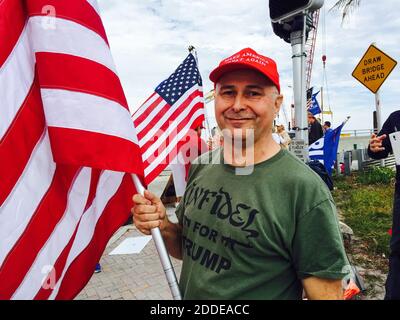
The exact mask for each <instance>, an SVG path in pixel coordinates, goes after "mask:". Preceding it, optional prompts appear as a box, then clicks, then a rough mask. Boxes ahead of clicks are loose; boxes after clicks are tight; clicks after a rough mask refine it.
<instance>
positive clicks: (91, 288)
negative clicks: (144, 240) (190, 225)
mask: <svg viewBox="0 0 400 320" xmlns="http://www.w3.org/2000/svg"><path fill="white" fill-rule="evenodd" d="M129 227H130V228H131V229H130V230H128V231H127V232H126V233H125V234H124V235H123V236H121V237H120V238H119V239H118V240H117V241H116V242H114V243H112V244H110V245H109V247H107V249H106V251H105V252H104V254H103V257H102V258H101V261H100V264H101V267H102V272H100V273H97V274H93V276H92V278H91V279H90V281H89V283H88V284H87V285H86V287H85V288H84V289H83V290H82V291H81V293H80V294H79V295H78V296H77V297H76V298H75V299H77V300H99V299H101V300H133V299H140V300H157V299H160V300H171V299H172V295H171V292H170V289H169V287H168V283H167V280H166V278H165V275H164V271H163V269H162V266H161V262H160V259H159V257H158V254H157V250H156V247H155V245H154V242H153V240H151V241H150V242H149V243H148V244H147V245H146V247H145V248H144V249H143V251H142V252H141V253H139V254H130V255H113V256H109V255H108V253H109V252H110V251H112V250H113V249H114V248H115V247H116V246H117V245H119V244H120V243H121V242H122V241H123V240H124V239H125V238H127V237H135V236H141V235H142V234H141V233H140V232H139V231H137V230H136V228H135V227H134V226H129ZM120 230H122V231H124V229H120ZM172 264H173V266H174V269H175V272H176V274H177V277H178V279H179V273H180V269H181V262H180V261H179V260H176V259H173V258H172Z"/></svg>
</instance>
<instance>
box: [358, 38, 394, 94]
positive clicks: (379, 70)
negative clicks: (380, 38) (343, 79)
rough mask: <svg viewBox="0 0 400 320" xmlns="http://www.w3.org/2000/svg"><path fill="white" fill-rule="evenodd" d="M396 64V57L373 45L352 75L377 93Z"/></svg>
mask: <svg viewBox="0 0 400 320" xmlns="http://www.w3.org/2000/svg"><path fill="white" fill-rule="evenodd" d="M396 64H397V62H396V61H395V60H394V59H392V58H391V57H389V56H388V55H387V54H385V53H384V52H383V51H381V50H379V49H378V48H377V47H375V46H374V45H371V46H370V47H369V48H368V50H367V52H365V54H364V56H363V57H362V58H361V60H360V62H359V63H358V65H357V67H356V68H355V69H354V71H353V73H352V76H353V77H354V78H356V79H357V80H358V81H360V82H361V83H362V84H363V85H364V86H366V87H367V88H368V89H369V90H371V91H372V92H373V93H377V92H378V90H379V88H380V87H381V85H382V84H383V82H385V80H386V79H387V77H388V76H389V74H390V73H391V72H392V70H393V69H394V67H395V66H396Z"/></svg>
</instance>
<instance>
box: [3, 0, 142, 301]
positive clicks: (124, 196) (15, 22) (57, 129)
mask: <svg viewBox="0 0 400 320" xmlns="http://www.w3.org/2000/svg"><path fill="white" fill-rule="evenodd" d="M0 21H1V23H0V39H1V46H0V103H1V104H0V111H1V113H0V114H1V117H0V181H1V184H0V284H1V285H0V287H1V288H0V299H72V298H74V297H75V296H76V295H77V294H78V293H79V292H80V291H81V289H82V288H83V287H84V286H85V285H86V283H87V282H88V281H89V279H90V277H91V276H92V274H93V270H94V268H95V265H96V263H97V262H98V261H99V259H100V257H101V255H102V253H103V251H104V249H105V247H106V244H107V242H108V240H109V238H110V237H111V236H112V234H113V233H114V232H115V231H116V230H117V229H118V228H119V227H120V225H122V224H123V223H124V222H126V220H127V219H128V217H129V214H130V213H129V211H130V207H131V206H132V203H131V196H132V194H133V193H134V192H135V188H134V185H133V181H132V178H131V176H130V174H125V173H124V172H130V173H137V174H140V175H142V164H141V157H140V154H139V152H140V151H139V147H138V141H137V137H136V132H135V127H134V125H133V123H132V120H131V117H130V113H129V110H128V105H127V102H126V99H125V95H124V92H123V90H122V87H121V84H120V80H119V78H118V76H117V74H116V69H115V66H114V63H113V59H112V56H111V53H110V49H109V45H108V41H107V37H106V33H105V31H104V28H103V24H102V21H101V18H100V16H99V12H98V8H97V4H96V1H93V0H90V1H89V0H88V1H86V0H69V1H57V0H3V1H0ZM110 170H113V171H110ZM117 171H119V172H117Z"/></svg>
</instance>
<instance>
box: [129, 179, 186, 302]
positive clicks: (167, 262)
mask: <svg viewBox="0 0 400 320" xmlns="http://www.w3.org/2000/svg"><path fill="white" fill-rule="evenodd" d="M132 179H133V182H134V184H135V187H136V190H137V192H138V193H140V194H141V195H142V196H143V195H144V191H145V188H144V187H143V185H142V183H141V181H140V180H139V178H138V176H137V175H136V174H132ZM151 235H152V237H153V240H154V243H155V245H156V248H157V251H158V255H159V256H160V260H161V264H162V266H163V269H164V273H165V277H166V278H167V282H168V285H169V288H170V290H171V293H172V298H173V299H174V300H182V296H181V292H180V290H179V286H178V280H177V279H176V274H175V271H174V267H173V266H172V263H171V259H170V257H169V254H168V251H167V248H166V247H165V243H164V239H163V238H162V235H161V231H160V228H154V229H151Z"/></svg>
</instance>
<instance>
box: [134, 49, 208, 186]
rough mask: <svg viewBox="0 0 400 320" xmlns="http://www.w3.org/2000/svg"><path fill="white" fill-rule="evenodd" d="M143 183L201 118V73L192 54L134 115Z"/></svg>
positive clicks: (164, 164) (172, 155) (153, 175)
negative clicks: (141, 161)
mask: <svg viewBox="0 0 400 320" xmlns="http://www.w3.org/2000/svg"><path fill="white" fill-rule="evenodd" d="M132 118H133V122H134V124H135V127H136V130H137V136H138V140H139V147H140V149H141V154H142V160H143V166H144V182H145V184H149V183H151V181H153V180H154V179H155V178H156V177H157V176H158V175H159V174H160V173H161V171H163V170H164V169H165V168H166V167H167V166H168V164H169V163H170V162H171V161H172V160H173V159H175V157H176V155H177V153H178V151H179V148H180V147H181V146H182V145H183V144H184V143H185V142H186V141H185V140H186V138H187V135H188V133H189V131H190V130H192V129H195V128H196V127H198V126H200V125H201V124H202V123H203V121H204V99H203V88H202V80H201V76H200V72H199V70H198V67H197V63H196V59H195V57H194V56H193V54H191V53H190V54H189V55H188V56H187V58H186V59H185V60H184V61H183V62H182V64H180V65H179V67H178V68H177V69H176V70H175V72H174V73H172V74H171V75H170V76H169V77H168V78H167V79H166V80H164V81H163V82H161V83H160V84H159V85H158V86H157V88H156V89H155V92H154V93H153V94H152V95H151V96H150V97H149V98H148V99H147V101H146V102H145V103H144V104H143V105H142V106H141V107H140V108H139V109H138V110H137V111H136V112H135V113H134V114H133V116H132Z"/></svg>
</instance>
